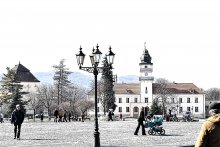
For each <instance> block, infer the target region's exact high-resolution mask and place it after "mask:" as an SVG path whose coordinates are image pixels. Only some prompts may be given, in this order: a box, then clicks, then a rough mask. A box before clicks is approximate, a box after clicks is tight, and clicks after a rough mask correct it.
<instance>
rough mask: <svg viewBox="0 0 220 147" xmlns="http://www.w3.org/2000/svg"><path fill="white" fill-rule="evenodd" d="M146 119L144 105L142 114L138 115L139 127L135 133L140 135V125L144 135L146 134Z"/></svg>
mask: <svg viewBox="0 0 220 147" xmlns="http://www.w3.org/2000/svg"><path fill="white" fill-rule="evenodd" d="M144 120H145V118H144V107H142V108H141V112H140V115H139V117H138V126H137V128H136V130H135V132H134V135H138V131H139V128H140V126H141V127H142V135H146V132H145V128H144V123H143V121H144Z"/></svg>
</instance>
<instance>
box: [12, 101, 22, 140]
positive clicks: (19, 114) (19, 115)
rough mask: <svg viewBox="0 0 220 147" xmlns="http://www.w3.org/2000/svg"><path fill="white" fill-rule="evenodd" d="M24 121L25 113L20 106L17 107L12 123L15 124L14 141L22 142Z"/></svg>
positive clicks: (13, 113)
mask: <svg viewBox="0 0 220 147" xmlns="http://www.w3.org/2000/svg"><path fill="white" fill-rule="evenodd" d="M23 121H24V112H23V111H22V110H21V108H20V105H16V109H15V110H14V111H13V112H12V115H11V123H12V124H13V123H14V139H16V137H17V139H18V140H20V133H21V124H22V123H23ZM17 129H18V131H17Z"/></svg>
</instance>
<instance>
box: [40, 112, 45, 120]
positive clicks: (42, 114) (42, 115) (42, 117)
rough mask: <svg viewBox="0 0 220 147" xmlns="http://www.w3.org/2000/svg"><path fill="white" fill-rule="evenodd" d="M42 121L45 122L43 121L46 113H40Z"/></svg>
mask: <svg viewBox="0 0 220 147" xmlns="http://www.w3.org/2000/svg"><path fill="white" fill-rule="evenodd" d="M40 120H41V122H43V120H44V113H43V112H41V113H40Z"/></svg>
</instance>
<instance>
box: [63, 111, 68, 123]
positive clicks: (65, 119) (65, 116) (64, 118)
mask: <svg viewBox="0 0 220 147" xmlns="http://www.w3.org/2000/svg"><path fill="white" fill-rule="evenodd" d="M63 122H67V111H66V110H64V115H63Z"/></svg>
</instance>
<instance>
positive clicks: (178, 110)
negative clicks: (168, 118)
mask: <svg viewBox="0 0 220 147" xmlns="http://www.w3.org/2000/svg"><path fill="white" fill-rule="evenodd" d="M140 61H141V62H140V63H139V67H140V76H139V83H114V91H115V97H116V101H115V104H116V105H117V108H116V110H115V112H114V113H115V115H119V114H120V113H122V115H123V116H129V117H138V114H139V112H140V110H141V107H144V108H145V115H147V114H149V110H150V108H151V105H152V102H153V100H154V99H155V98H158V100H160V99H162V97H161V93H160V92H158V91H159V90H158V89H159V87H161V84H158V83H153V82H154V77H153V63H152V62H151V56H150V54H149V52H148V50H147V49H146V47H145V49H144V52H143V54H142V55H141V58H140ZM166 89H169V90H170V92H171V94H170V96H168V97H169V100H170V102H169V105H167V106H166V109H167V110H168V109H171V110H172V113H175V114H177V115H178V114H182V113H184V112H186V111H190V112H191V113H192V114H193V115H194V117H198V118H205V94H204V92H203V91H202V90H201V89H200V88H198V87H197V86H196V85H194V84H193V83H166ZM88 97H89V98H90V99H94V95H93V94H89V95H88ZM98 113H99V114H100V115H102V114H103V109H102V105H101V103H100V102H99V103H98ZM90 114H94V111H91V112H90Z"/></svg>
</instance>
